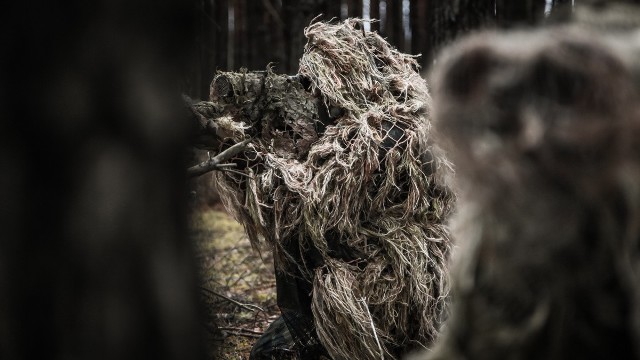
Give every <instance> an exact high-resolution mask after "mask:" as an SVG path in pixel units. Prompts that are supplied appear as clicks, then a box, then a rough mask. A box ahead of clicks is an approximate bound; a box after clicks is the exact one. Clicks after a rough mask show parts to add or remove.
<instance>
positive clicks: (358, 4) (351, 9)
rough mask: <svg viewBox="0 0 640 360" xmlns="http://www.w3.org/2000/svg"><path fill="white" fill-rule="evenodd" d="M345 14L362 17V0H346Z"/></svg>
mask: <svg viewBox="0 0 640 360" xmlns="http://www.w3.org/2000/svg"><path fill="white" fill-rule="evenodd" d="M347 16H348V17H352V18H361V17H362V0H347Z"/></svg>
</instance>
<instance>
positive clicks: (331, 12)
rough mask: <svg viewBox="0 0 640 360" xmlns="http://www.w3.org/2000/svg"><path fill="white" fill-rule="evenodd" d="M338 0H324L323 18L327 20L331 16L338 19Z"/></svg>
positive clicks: (339, 3)
mask: <svg viewBox="0 0 640 360" xmlns="http://www.w3.org/2000/svg"><path fill="white" fill-rule="evenodd" d="M340 5H341V2H340V0H325V1H324V11H323V14H324V15H325V16H324V19H325V20H327V21H329V20H331V19H333V18H335V19H336V20H340V10H341V9H340Z"/></svg>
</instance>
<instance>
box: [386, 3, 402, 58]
mask: <svg viewBox="0 0 640 360" xmlns="http://www.w3.org/2000/svg"><path fill="white" fill-rule="evenodd" d="M386 4H387V14H386V18H385V23H384V24H385V26H384V36H385V37H387V40H388V41H389V43H390V44H391V45H393V46H394V47H396V48H397V49H398V50H399V51H404V29H403V27H402V0H386Z"/></svg>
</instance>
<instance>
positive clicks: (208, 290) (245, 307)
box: [200, 286, 266, 312]
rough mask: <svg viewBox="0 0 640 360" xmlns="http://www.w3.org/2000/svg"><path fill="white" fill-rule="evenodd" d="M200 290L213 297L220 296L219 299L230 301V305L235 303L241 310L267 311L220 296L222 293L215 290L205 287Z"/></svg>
mask: <svg viewBox="0 0 640 360" xmlns="http://www.w3.org/2000/svg"><path fill="white" fill-rule="evenodd" d="M200 289H202V290H203V291H205V292H207V293H209V294H211V295H215V296H218V297H220V298H222V299H225V300H227V301H229V302H230V303H233V304H235V305H237V306H239V307H240V308H242V309H245V310H248V311H252V312H256V311H262V312H266V311H264V309H262V308H261V307H260V306H258V305H253V304H243V303H241V302H239V301H237V300H234V299H232V298H230V297H228V296H225V295H222V294H220V293H218V292H215V291H213V290H211V289H207V288H206V287H204V286H200Z"/></svg>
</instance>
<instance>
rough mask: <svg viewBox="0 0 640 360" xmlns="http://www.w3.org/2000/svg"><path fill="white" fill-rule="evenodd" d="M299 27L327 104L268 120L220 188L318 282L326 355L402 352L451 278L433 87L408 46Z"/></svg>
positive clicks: (283, 261) (316, 299)
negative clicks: (433, 129)
mask: <svg viewBox="0 0 640 360" xmlns="http://www.w3.org/2000/svg"><path fill="white" fill-rule="evenodd" d="M305 35H306V37H307V38H308V43H307V45H306V47H305V53H304V56H303V57H302V59H301V60H300V70H299V74H298V76H299V77H300V78H302V79H304V80H305V81H306V82H307V90H308V92H309V96H310V97H313V98H316V99H318V102H317V104H318V105H317V106H318V112H319V113H324V116H318V117H315V118H313V119H296V118H295V114H286V115H283V116H285V117H286V118H287V119H285V120H283V121H284V123H287V124H289V126H288V127H287V126H284V127H282V129H283V130H273V131H267V130H265V129H264V126H263V127H262V130H261V132H260V133H258V134H257V135H255V138H254V140H253V142H252V143H251V144H250V150H249V151H247V152H245V156H247V157H250V158H251V161H249V163H250V165H249V166H247V167H246V168H244V169H243V170H241V171H242V172H244V174H238V173H237V172H224V173H219V174H218V175H217V180H218V184H217V186H218V187H219V191H220V194H221V196H222V198H223V201H224V203H225V205H226V206H227V208H228V209H229V210H230V211H231V212H232V213H234V214H235V215H236V217H237V218H238V220H239V221H240V222H241V223H242V224H243V225H244V226H245V228H246V230H247V233H248V235H249V237H250V239H251V241H252V242H253V243H254V244H258V243H260V241H261V239H264V240H265V241H266V242H267V243H268V244H269V245H270V246H271V248H272V249H273V251H274V253H275V255H276V256H275V258H276V267H277V268H280V269H286V268H290V266H291V265H292V264H293V265H294V266H295V267H296V268H297V269H299V273H300V274H302V276H303V277H305V279H306V280H307V281H309V282H310V283H312V284H313V291H312V297H313V300H312V306H311V307H312V311H313V314H314V322H315V326H316V330H317V333H318V337H319V339H320V341H321V343H322V344H323V345H324V346H325V347H326V349H327V350H328V352H329V354H330V355H331V356H332V357H333V358H334V359H380V358H382V357H384V358H398V357H399V356H400V355H401V354H403V353H405V352H406V351H409V349H415V348H419V347H428V346H429V345H430V344H431V342H432V341H433V339H434V338H435V336H436V335H437V332H438V328H439V326H440V324H441V321H442V320H443V316H444V312H445V302H446V297H447V294H448V288H449V287H448V278H447V270H446V266H447V262H448V258H449V253H450V250H451V243H450V241H449V235H448V231H447V228H446V227H445V224H444V223H445V221H446V219H447V217H448V215H449V213H450V211H451V208H452V204H453V194H452V192H451V191H450V190H449V188H448V187H447V186H446V185H445V177H446V176H447V174H448V172H449V170H450V169H449V166H448V162H447V161H446V159H445V158H444V156H443V155H442V154H441V152H440V151H438V150H437V149H436V148H435V147H434V145H433V143H432V141H431V139H430V137H429V134H430V126H431V125H430V121H429V106H430V97H429V93H428V90H427V85H426V83H425V81H424V79H422V78H421V76H420V74H419V73H418V71H417V69H418V65H417V63H416V61H415V59H414V57H412V56H410V55H406V54H402V53H400V52H398V51H396V50H395V49H393V48H392V47H391V46H390V45H389V44H388V43H387V42H386V41H385V40H384V39H383V38H381V37H380V36H379V35H378V34H377V33H374V32H366V31H363V30H362V22H361V21H360V20H356V19H349V20H346V21H344V22H342V23H338V24H328V23H315V24H312V25H311V26H309V27H308V28H307V29H306V30H305ZM267 78H268V75H267ZM269 84H270V83H269V80H268V79H267V80H266V85H265V84H264V83H263V84H262V85H261V87H263V88H264V87H266V88H269ZM218 92H219V91H218ZM278 101H281V102H282V101H287V99H282V98H280V99H278ZM292 117H294V118H292ZM272 120H273V121H275V122H278V120H277V119H272ZM305 121H306V122H307V123H309V122H313V124H312V126H308V127H307V128H306V129H307V130H305V126H304V122H305ZM263 123H264V122H263ZM234 124H235V125H234V126H229V137H230V139H232V140H233V141H236V142H237V141H240V140H242V139H244V137H246V136H248V135H247V132H246V131H245V130H246V129H247V128H248V127H249V125H247V124H244V123H237V122H236V123H234ZM296 124H303V125H300V126H298V128H296ZM287 129H288V132H287ZM309 129H312V130H309ZM267 132H268V133H269V136H265V134H266V133H267ZM283 144H284V145H283ZM292 243H295V244H297V247H296V249H300V250H299V251H300V252H301V253H300V254H292V253H291V251H290V249H291V246H290V245H291V244H292ZM309 254H314V256H308V255H309ZM310 257H315V258H318V259H320V260H319V261H306V260H305V259H309V258H310Z"/></svg>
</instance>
